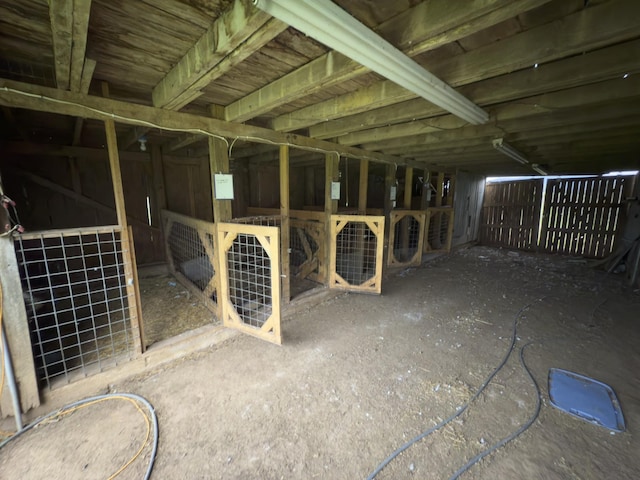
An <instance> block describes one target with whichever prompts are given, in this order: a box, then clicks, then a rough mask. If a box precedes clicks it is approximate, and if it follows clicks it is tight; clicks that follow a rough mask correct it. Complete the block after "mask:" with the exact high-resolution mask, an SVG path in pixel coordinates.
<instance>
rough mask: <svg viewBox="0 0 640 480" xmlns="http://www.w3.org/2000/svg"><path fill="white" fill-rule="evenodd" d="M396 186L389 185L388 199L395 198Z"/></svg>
mask: <svg viewBox="0 0 640 480" xmlns="http://www.w3.org/2000/svg"><path fill="white" fill-rule="evenodd" d="M397 188H398V187H396V186H395V185H391V195H389V200H395V199H396V191H397Z"/></svg>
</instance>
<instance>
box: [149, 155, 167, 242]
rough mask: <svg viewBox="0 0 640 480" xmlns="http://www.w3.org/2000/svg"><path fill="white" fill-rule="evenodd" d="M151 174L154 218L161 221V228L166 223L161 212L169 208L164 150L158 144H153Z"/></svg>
mask: <svg viewBox="0 0 640 480" xmlns="http://www.w3.org/2000/svg"><path fill="white" fill-rule="evenodd" d="M151 174H152V175H153V193H154V197H155V202H154V203H155V207H156V208H155V209H154V210H155V211H154V218H155V220H156V222H158V223H159V226H160V230H163V228H164V225H163V224H162V219H161V218H160V212H162V210H165V209H166V208H167V193H166V189H165V185H164V167H163V164H162V150H161V149H160V146H159V145H157V144H152V145H151Z"/></svg>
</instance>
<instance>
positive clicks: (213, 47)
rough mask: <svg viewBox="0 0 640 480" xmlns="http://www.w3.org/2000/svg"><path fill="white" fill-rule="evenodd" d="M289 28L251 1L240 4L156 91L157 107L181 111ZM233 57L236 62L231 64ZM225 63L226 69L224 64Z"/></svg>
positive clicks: (227, 13) (233, 7)
mask: <svg viewBox="0 0 640 480" xmlns="http://www.w3.org/2000/svg"><path fill="white" fill-rule="evenodd" d="M285 28H287V27H286V25H285V24H283V23H282V22H279V21H277V20H273V19H272V18H271V17H270V16H269V15H267V14H265V13H264V12H262V11H261V10H259V9H256V8H253V6H252V4H251V2H250V1H249V0H236V1H235V2H234V3H233V5H232V6H231V8H230V9H229V10H227V11H226V12H225V13H223V14H222V15H221V16H220V18H218V19H217V20H216V21H215V22H214V23H213V25H211V27H209V29H208V30H207V31H206V32H205V33H204V35H202V36H201V37H200V39H198V41H197V42H196V43H195V44H194V45H193V46H192V47H191V48H190V49H189V51H188V52H187V53H186V54H185V55H184V57H182V58H181V59H180V60H179V61H178V63H177V64H176V65H175V66H174V67H173V68H172V69H171V70H170V71H169V72H168V73H167V75H166V76H165V77H164V78H163V79H162V80H161V81H160V82H159V83H158V84H157V85H156V86H155V87H154V89H153V93H152V98H153V104H154V105H155V106H156V107H164V108H168V109H174V110H178V109H180V108H181V107H183V106H184V105H186V104H187V103H190V102H191V101H193V100H194V99H195V98H197V97H198V96H200V95H201V91H200V90H201V89H202V88H204V87H205V86H206V85H207V84H209V83H210V82H211V81H212V80H214V79H215V78H216V77H217V76H221V75H222V74H224V73H226V72H227V71H228V70H229V69H230V68H231V67H232V66H234V65H235V64H237V63H239V62H241V61H242V60H244V59H245V58H246V57H248V56H249V55H251V54H252V53H253V52H254V50H255V49H258V48H260V47H261V46H262V45H264V44H265V43H267V42H268V41H270V40H271V39H272V38H273V37H275V36H276V35H278V34H279V33H280V32H282V30H284V29H285ZM232 53H233V61H229V59H230V56H231V55H232ZM223 61H225V63H224V65H225V67H224V68H220V64H221V63H222V62H223Z"/></svg>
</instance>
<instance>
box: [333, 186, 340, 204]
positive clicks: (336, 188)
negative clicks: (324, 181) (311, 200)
mask: <svg viewBox="0 0 640 480" xmlns="http://www.w3.org/2000/svg"><path fill="white" fill-rule="evenodd" d="M331 200H340V182H331Z"/></svg>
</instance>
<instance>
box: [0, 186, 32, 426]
mask: <svg viewBox="0 0 640 480" xmlns="http://www.w3.org/2000/svg"><path fill="white" fill-rule="evenodd" d="M0 193H2V188H1V187H0ZM0 288H1V289H2V312H1V313H0V315H2V324H3V326H4V331H5V334H6V338H7V343H8V344H9V354H10V356H11V362H12V364H13V373H14V376H15V379H16V384H17V388H18V393H19V396H20V407H21V409H22V411H23V412H27V411H28V410H31V409H32V408H35V407H37V406H39V405H40V397H39V393H38V379H37V377H36V369H35V366H34V363H33V355H32V354H31V338H30V335H29V323H28V320H27V312H26V309H25V306H24V298H23V296H22V285H21V284H20V272H19V269H18V261H17V260H16V250H15V247H14V245H13V238H11V237H10V236H8V237H7V236H5V237H0ZM0 367H4V365H2V366H0ZM11 413H13V406H12V401H11V397H10V395H9V389H8V388H6V387H5V388H4V389H2V391H0V418H4V417H6V416H7V415H10V414H11Z"/></svg>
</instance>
